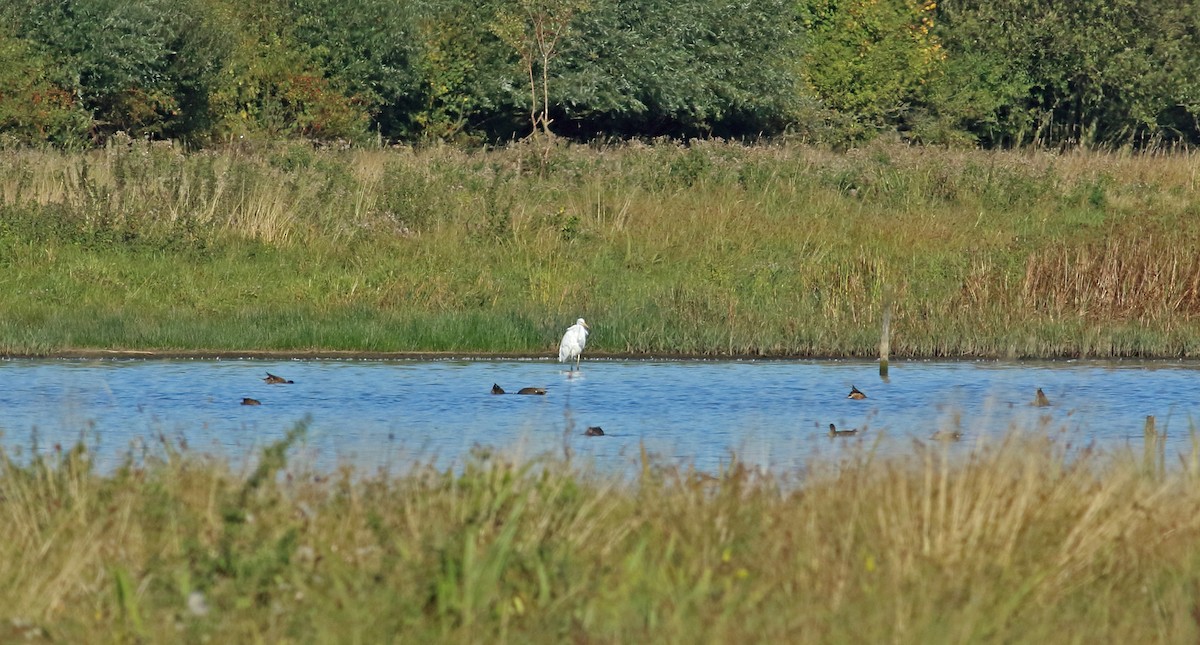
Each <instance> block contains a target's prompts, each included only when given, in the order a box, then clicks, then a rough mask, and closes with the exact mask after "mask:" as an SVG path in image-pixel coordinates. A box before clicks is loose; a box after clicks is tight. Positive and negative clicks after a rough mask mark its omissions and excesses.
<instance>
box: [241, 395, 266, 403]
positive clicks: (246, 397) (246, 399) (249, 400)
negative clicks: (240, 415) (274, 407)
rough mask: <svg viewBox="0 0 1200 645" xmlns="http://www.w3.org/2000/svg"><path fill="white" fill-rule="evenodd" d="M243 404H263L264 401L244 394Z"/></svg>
mask: <svg viewBox="0 0 1200 645" xmlns="http://www.w3.org/2000/svg"><path fill="white" fill-rule="evenodd" d="M242 405H262V401H259V400H258V399H252V398H250V397H248V396H244V397H242Z"/></svg>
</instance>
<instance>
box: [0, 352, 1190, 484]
mask: <svg viewBox="0 0 1200 645" xmlns="http://www.w3.org/2000/svg"><path fill="white" fill-rule="evenodd" d="M268 373H270V374H274V375H278V376H280V377H282V378H283V379H285V380H292V381H294V383H291V384H286V383H267V382H265V381H264V379H265V378H266V375H267V374H268ZM889 377H890V378H889V379H888V380H887V381H886V382H884V381H881V380H880V378H879V375H878V367H877V365H875V364H874V363H872V362H855V361H799V362H797V361H764V362H717V361H690V362H689V361H676V362H654V361H612V362H608V361H587V362H585V363H584V364H583V370H582V371H581V372H577V373H575V374H571V373H570V372H569V371H567V370H565V369H563V366H561V365H559V364H558V363H552V362H549V361H478V360H476V361H468V360H464V361H450V360H447V361H435V362H420V361H335V360H309V361H263V360H181V361H169V360H104V361H63V360H8V361H3V362H0V409H3V410H4V415H3V420H2V421H0V428H2V429H3V431H4V435H3V442H4V444H5V445H6V446H7V447H9V448H10V449H14V448H17V447H20V448H21V449H23V450H26V451H27V450H28V449H29V448H30V447H31V446H32V440H31V437H33V436H34V435H35V434H36V436H37V438H38V439H37V440H38V445H39V447H40V448H41V449H49V448H50V447H52V446H53V445H54V444H56V443H58V444H63V445H68V444H70V443H73V442H74V441H75V440H76V439H78V438H79V437H80V436H81V433H86V440H87V443H88V444H89V445H93V446H94V447H95V448H96V450H97V454H98V456H99V458H100V460H101V462H102V463H107V464H111V463H113V462H114V461H115V460H117V459H119V458H120V457H121V456H122V455H123V454H124V453H125V452H126V451H127V450H128V449H129V448H130V447H131V446H136V445H145V444H152V443H153V442H155V441H156V438H157V437H159V436H165V437H167V438H169V439H170V440H172V441H174V442H182V443H186V444H187V445H188V446H189V447H190V448H191V449H196V450H201V451H204V452H211V453H215V454H218V455H222V456H225V457H229V458H232V459H234V460H235V461H237V460H240V459H241V458H242V457H244V456H246V455H252V454H254V453H255V451H256V450H257V448H259V447H261V446H263V445H266V444H268V443H270V442H272V441H275V440H277V439H279V438H281V437H282V436H283V435H284V434H285V433H286V432H287V430H288V429H289V428H290V427H292V425H293V424H294V423H296V422H298V421H300V420H302V419H309V420H310V427H309V433H308V439H307V442H306V444H305V446H304V448H303V450H304V452H305V454H306V455H307V456H308V457H310V458H311V459H313V460H314V461H315V462H317V464H318V465H319V466H321V467H332V466H334V465H336V464H338V463H343V462H349V463H352V464H354V465H355V466H356V467H359V468H366V469H372V470H373V469H376V468H390V469H393V470H397V469H403V468H406V467H409V466H411V465H412V464H414V463H417V462H433V463H435V464H436V465H438V466H439V467H446V466H449V465H453V464H458V463H461V462H462V460H463V459H464V457H465V456H466V455H467V453H468V452H469V451H470V450H471V448H472V447H473V446H476V445H480V446H487V447H491V448H494V449H500V450H503V451H506V452H509V453H512V454H515V455H518V456H535V455H540V454H544V453H547V452H555V453H559V454H561V453H562V452H563V451H569V452H571V453H572V454H574V455H575V456H577V457H583V458H584V459H587V460H592V461H594V462H595V463H596V465H597V466H598V467H599V468H601V469H602V470H612V469H618V470H619V469H626V468H629V467H631V466H630V465H631V464H634V463H636V461H637V459H638V455H639V453H640V451H641V448H642V446H643V445H644V446H645V448H646V449H647V450H648V451H649V452H650V453H652V454H654V455H657V456H658V457H660V458H661V459H663V460H666V461H671V462H677V463H685V464H686V463H694V464H695V465H696V467H698V468H700V469H703V470H714V469H716V468H718V467H720V465H722V464H725V463H728V461H729V458H730V455H731V454H734V453H736V454H737V455H738V457H739V459H741V460H742V461H743V462H747V463H749V464H752V465H756V466H761V467H764V468H770V469H773V470H779V471H788V470H793V469H798V468H800V467H801V466H802V465H803V464H804V463H806V462H807V461H809V460H811V459H833V458H837V457H838V456H839V455H840V454H844V452H845V451H846V450H850V449H854V446H856V445H858V446H861V445H863V444H862V442H869V443H870V445H872V446H873V448H874V449H875V450H877V451H880V452H882V453H884V454H887V453H889V452H897V451H907V450H911V449H912V441H913V440H914V439H918V440H929V438H930V437H931V436H932V435H933V434H934V433H936V432H939V431H950V432H954V431H958V432H961V433H962V437H961V441H960V442H958V443H960V444H963V445H970V443H971V442H973V441H976V440H978V439H979V438H980V437H988V436H993V435H995V434H998V433H1003V432H1005V431H1006V430H1007V429H1008V428H1009V427H1011V426H1013V425H1017V426H1020V427H1026V428H1042V429H1044V431H1047V432H1055V433H1061V434H1062V435H1063V436H1064V437H1065V438H1066V439H1067V440H1069V441H1071V442H1073V443H1075V444H1077V445H1083V444H1095V445H1098V446H1101V447H1107V448H1113V447H1119V446H1125V445H1127V444H1128V445H1134V446H1137V447H1139V448H1140V446H1141V442H1142V438H1143V426H1144V424H1145V419H1146V416H1147V415H1153V416H1155V417H1156V420H1157V428H1158V430H1159V431H1160V432H1163V431H1165V432H1166V439H1165V447H1166V450H1167V451H1168V452H1171V451H1179V450H1181V449H1182V450H1184V451H1186V450H1187V449H1188V447H1189V445H1190V444H1189V443H1188V442H1189V431H1190V430H1191V428H1192V422H1193V420H1194V419H1196V418H1197V412H1198V411H1200V410H1198V406H1200V402H1197V400H1196V398H1195V397H1194V396H1193V395H1192V393H1194V392H1196V391H1197V385H1200V371H1198V370H1197V366H1196V365H1195V364H1191V363H1178V362H1175V363H1166V362H1161V363H1129V362H1125V363H1081V362H1060V363H1026V364H1019V363H992V362H917V363H896V362H893V363H892V364H891V369H890V373H889ZM493 384H499V385H500V386H501V387H502V388H503V389H505V390H507V391H509V392H515V391H517V390H519V389H520V388H523V387H535V388H545V390H546V394H545V395H544V396H518V395H505V396H496V395H493V394H492V393H491V389H492V385H493ZM852 386H857V387H858V389H860V390H861V391H862V392H864V393H865V394H866V398H864V399H860V400H856V399H852V398H849V397H847V394H846V393H847V392H849V391H851V387H852ZM1038 388H1041V389H1042V391H1043V392H1044V393H1045V395H1046V397H1047V398H1048V399H1049V401H1050V405H1048V406H1045V407H1038V406H1035V405H1033V402H1034V398H1035V393H1036V391H1037V389H1038ZM247 397H248V398H253V399H255V400H258V401H260V402H261V403H262V405H256V406H244V405H242V404H241V403H242V399H243V398H247ZM831 423H832V424H835V426H836V427H837V428H845V429H850V428H854V429H857V430H858V432H857V433H855V434H854V435H853V436H840V435H839V436H835V437H830V435H829V425H830V424H831ZM592 426H599V427H602V428H603V429H604V436H602V437H589V436H585V431H586V429H587V428H589V427H592Z"/></svg>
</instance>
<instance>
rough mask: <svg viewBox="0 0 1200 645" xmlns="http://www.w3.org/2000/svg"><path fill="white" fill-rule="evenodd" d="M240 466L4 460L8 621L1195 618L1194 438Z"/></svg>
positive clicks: (1067, 626)
mask: <svg viewBox="0 0 1200 645" xmlns="http://www.w3.org/2000/svg"><path fill="white" fill-rule="evenodd" d="M304 432H305V429H304V426H303V425H298V426H296V427H295V428H294V429H293V430H292V432H291V433H289V435H288V436H287V438H285V439H284V440H281V441H280V442H278V443H277V444H274V445H271V446H269V447H267V448H266V449H264V450H263V452H262V454H261V455H260V457H259V459H258V460H257V465H256V466H248V467H247V469H246V470H245V471H242V472H231V471H230V469H229V467H228V466H227V465H225V464H223V463H221V462H219V461H214V460H212V459H209V458H206V457H204V456H202V455H198V454H194V453H190V452H188V451H187V450H185V449H181V448H179V447H177V446H173V445H172V444H171V443H170V442H168V441H163V442H162V443H161V444H160V445H157V446H154V447H152V448H149V449H147V450H145V451H143V452H141V453H139V454H136V455H135V454H131V455H130V456H129V458H128V460H127V461H126V462H125V464H124V466H122V467H119V468H117V469H115V470H114V471H113V472H111V473H108V474H98V473H97V472H95V471H94V469H93V468H92V467H91V464H90V460H89V453H88V452H87V450H86V449H85V448H83V447H80V446H77V447H75V448H64V449H59V450H57V451H53V452H51V453H49V454H47V455H45V456H43V457H41V458H35V459H32V460H30V459H27V458H21V457H20V455H13V454H6V455H4V457H3V460H0V520H2V521H3V523H4V526H5V527H6V529H5V532H6V538H5V540H3V541H2V542H0V574H2V575H3V579H4V580H5V581H6V582H7V584H5V585H4V586H3V588H2V589H0V606H3V607H5V615H4V616H5V619H6V621H5V623H4V624H3V625H0V634H2V635H3V636H2V638H3V640H6V641H20V642H34V643H36V642H84V641H89V640H92V639H93V638H94V637H95V635H97V634H104V635H105V639H106V640H108V641H112V642H177V641H180V642H394V641H405V642H410V641H412V642H522V643H529V642H564V641H571V642H634V641H637V642H648V641H654V642H681V641H695V642H746V641H768V640H769V641H783V642H922V643H929V642H979V641H1002V642H1014V641H1018V642H1030V641H1037V640H1051V641H1053V642H1080V643H1088V642H1141V643H1145V642H1194V641H1195V639H1196V638H1197V636H1198V635H1200V629H1198V627H1197V623H1198V621H1200V618H1198V617H1200V608H1198V607H1200V606H1198V604H1197V602H1198V600H1200V593H1198V590H1197V587H1196V580H1197V579H1198V577H1200V558H1198V557H1197V556H1198V553H1200V552H1198V551H1197V550H1196V544H1197V543H1198V542H1200V492H1198V491H1200V487H1198V486H1197V485H1196V478H1197V476H1200V467H1198V465H1197V452H1196V451H1195V450H1193V454H1192V456H1191V457H1190V458H1187V457H1186V456H1185V459H1184V460H1183V463H1180V464H1174V465H1172V464H1170V463H1165V462H1164V461H1163V459H1162V457H1163V455H1162V454H1161V453H1160V452H1156V451H1155V449H1154V447H1153V445H1154V439H1153V438H1150V437H1149V435H1148V439H1147V450H1146V453H1145V455H1141V456H1139V455H1135V454H1133V453H1132V452H1130V451H1116V452H1111V453H1099V452H1093V451H1089V450H1087V449H1081V447H1078V446H1075V447H1071V446H1069V444H1067V443H1066V442H1065V441H1064V440H1063V439H1062V438H1061V437H1056V435H1055V434H1054V433H1047V431H1046V429H1045V428H1030V429H1014V430H1013V431H1012V432H1011V433H1009V434H1008V435H1007V436H1005V437H1002V438H999V439H996V440H993V441H991V442H990V443H989V442H979V443H976V444H974V445H972V447H971V448H970V451H969V455H966V456H963V455H959V456H957V457H955V456H952V455H951V453H950V451H949V450H948V449H947V448H946V446H945V445H942V444H938V443H936V442H932V443H922V444H918V445H916V446H914V450H913V451H912V452H911V453H910V454H908V455H905V456H900V457H890V458H886V459H884V458H879V457H877V456H874V455H873V453H872V451H871V449H870V444H869V442H868V443H864V445H863V448H862V450H861V451H858V452H856V453H854V454H853V455H852V456H849V457H847V458H845V459H844V460H843V461H841V462H839V463H823V464H821V463H817V464H813V465H812V466H811V467H810V468H808V469H805V470H804V471H802V472H797V473H794V474H793V475H790V476H786V477H783V476H770V475H765V474H762V473H760V472H757V471H755V470H753V469H751V468H747V467H744V466H742V465H740V464H739V463H738V462H737V461H736V459H732V460H731V462H730V465H729V466H728V467H727V468H725V469H723V470H722V471H721V472H718V473H713V474H707V473H699V472H695V471H693V470H690V469H687V468H678V467H664V466H661V465H658V464H657V462H656V460H655V458H654V457H653V456H652V455H646V454H644V453H643V455H642V458H641V462H640V463H641V467H640V470H639V472H638V473H637V474H636V475H632V476H630V477H622V478H618V477H614V476H611V475H610V476H602V475H599V474H596V473H595V472H594V471H592V470H591V469H589V467H588V466H587V464H586V463H581V462H579V461H575V460H573V459H572V456H571V455H570V454H569V453H566V454H564V455H561V456H551V455H548V456H544V457H542V458H536V459H529V460H525V461H513V460H511V459H509V458H506V457H505V456H504V455H502V454H493V453H488V452H485V451H479V452H477V453H476V454H475V455H474V456H473V457H471V458H470V459H468V460H467V461H466V463H464V464H462V466H461V467H460V468H457V469H454V470H453V471H438V470H436V469H434V468H431V467H428V466H422V465H421V464H419V463H417V464H412V465H411V467H409V468H405V469H402V470H403V472H393V473H387V472H378V473H355V472H354V471H352V470H350V469H348V468H347V469H343V470H341V471H338V472H334V473H329V472H324V473H318V472H315V471H313V470H312V469H310V468H308V467H306V466H305V465H304V464H302V463H293V462H292V461H289V456H290V455H292V454H293V453H294V449H295V448H298V447H300V446H302V445H303V444H304Z"/></svg>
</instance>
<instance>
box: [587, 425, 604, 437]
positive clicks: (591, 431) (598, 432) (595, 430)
mask: <svg viewBox="0 0 1200 645" xmlns="http://www.w3.org/2000/svg"><path fill="white" fill-rule="evenodd" d="M583 435H584V436H585V437H603V436H604V429H603V428H601V427H600V426H592V427H590V428H588V429H587V430H585V431H584V433H583Z"/></svg>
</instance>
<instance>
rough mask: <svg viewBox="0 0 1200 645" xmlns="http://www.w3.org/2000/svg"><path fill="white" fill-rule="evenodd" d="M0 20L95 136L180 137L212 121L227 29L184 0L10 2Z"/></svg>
mask: <svg viewBox="0 0 1200 645" xmlns="http://www.w3.org/2000/svg"><path fill="white" fill-rule="evenodd" d="M0 17H3V18H4V19H5V20H6V21H10V24H13V25H15V31H16V33H17V35H18V36H20V37H22V38H24V39H26V40H27V41H28V42H29V43H32V44H33V45H34V46H35V52H36V54H38V55H40V56H44V57H45V58H46V59H48V60H49V61H50V62H51V63H52V64H53V65H54V67H55V68H56V78H55V81H56V83H57V84H58V85H59V87H60V88H61V89H62V90H64V91H66V92H68V93H69V94H70V95H71V96H72V97H75V98H77V99H78V100H79V101H80V103H81V106H82V108H83V109H84V110H86V111H87V112H88V113H89V114H90V115H91V117H92V119H93V121H92V135H93V137H94V138H95V139H97V140H103V139H105V138H107V137H108V136H109V135H111V134H113V133H115V132H119V131H124V132H127V133H129V134H131V135H134V136H152V137H158V138H177V137H183V138H187V137H189V136H191V135H194V134H195V133H197V132H202V131H204V130H205V129H206V128H207V127H208V126H209V125H210V124H211V122H212V116H213V115H212V114H211V113H210V111H209V95H210V91H211V87H212V82H213V81H214V78H215V76H216V74H217V72H218V71H219V70H220V69H221V67H222V64H223V61H224V59H225V56H226V54H227V52H228V46H227V43H228V42H229V41H230V34H228V33H227V32H225V31H224V30H223V29H222V28H221V24H220V23H219V21H217V20H215V18H214V16H212V15H210V14H209V13H208V12H207V11H206V7H205V6H204V5H202V4H200V3H197V2H194V1H192V0H138V1H136V2H126V1H124V0H67V1H64V2H58V3H49V2H38V1H36V0H13V1H12V2H11V3H8V4H7V8H6V10H4V11H3V12H0Z"/></svg>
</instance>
